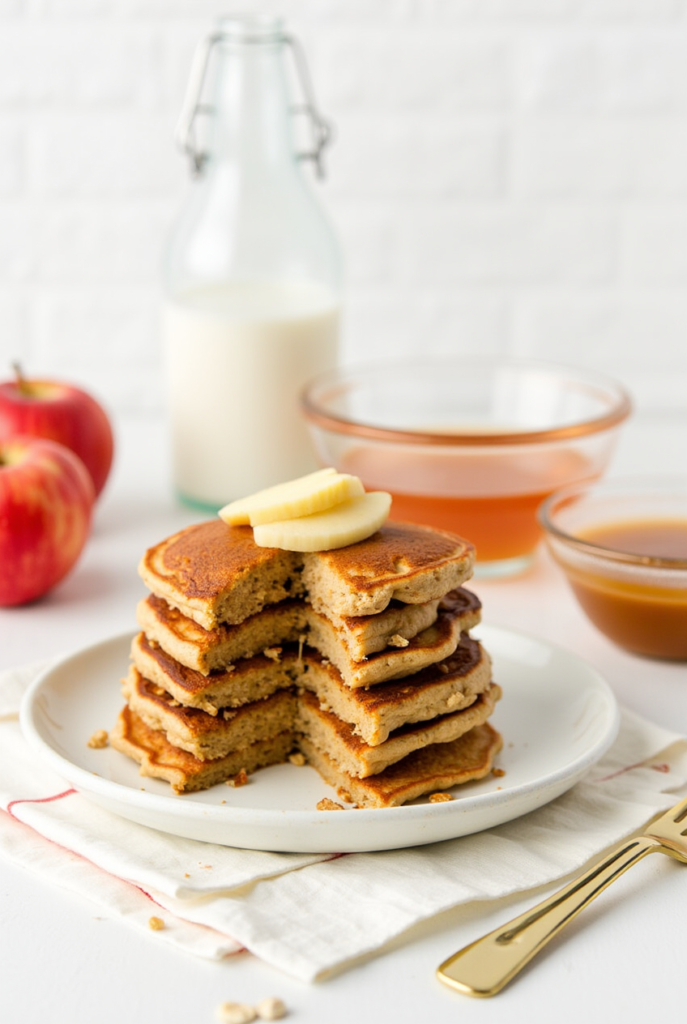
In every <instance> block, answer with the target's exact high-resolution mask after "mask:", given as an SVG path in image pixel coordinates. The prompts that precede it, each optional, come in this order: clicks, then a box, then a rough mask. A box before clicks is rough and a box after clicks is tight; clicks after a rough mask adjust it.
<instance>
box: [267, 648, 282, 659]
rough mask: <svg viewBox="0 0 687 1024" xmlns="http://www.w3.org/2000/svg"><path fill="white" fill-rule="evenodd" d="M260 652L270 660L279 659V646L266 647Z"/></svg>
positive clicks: (280, 650) (280, 652) (280, 651)
mask: <svg viewBox="0 0 687 1024" xmlns="http://www.w3.org/2000/svg"><path fill="white" fill-rule="evenodd" d="M262 653H263V654H264V655H265V657H266V658H269V659H270V661H281V654H282V648H281V647H266V648H265V650H264V651H263V652H262Z"/></svg>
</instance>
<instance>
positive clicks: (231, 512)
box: [219, 468, 364, 526]
mask: <svg viewBox="0 0 687 1024" xmlns="http://www.w3.org/2000/svg"><path fill="white" fill-rule="evenodd" d="M363 493H364V488H363V485H362V482H361V481H360V479H359V478H358V477H357V476H349V475H348V474H347V473H337V471H336V470H335V469H331V468H330V469H320V470H318V471H317V472H316V473H309V474H308V476H301V477H298V479H296V480H289V481H287V482H286V483H283V484H277V485H276V486H275V487H268V488H267V489H266V490H264V491H258V492H257V493H256V494H251V495H249V496H248V497H247V498H239V499H238V500H237V501H232V502H230V503H229V504H228V505H225V506H224V508H221V509H220V510H219V517H220V519H223V520H224V522H225V523H228V524H229V525H230V526H238V525H241V524H246V523H249V524H250V525H251V526H259V525H260V524H262V523H276V522H279V521H281V520H283V519H296V518H297V517H299V516H310V515H313V514H314V513H316V512H323V511H324V510H325V509H328V508H332V507H333V506H334V505H339V504H340V503H341V502H342V501H347V500H348V499H349V498H354V497H357V496H358V495H360V494H363Z"/></svg>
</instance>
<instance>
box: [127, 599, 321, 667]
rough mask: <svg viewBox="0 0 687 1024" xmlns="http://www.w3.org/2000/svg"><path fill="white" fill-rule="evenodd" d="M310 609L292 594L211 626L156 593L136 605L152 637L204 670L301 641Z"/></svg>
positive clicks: (180, 658) (183, 661)
mask: <svg viewBox="0 0 687 1024" xmlns="http://www.w3.org/2000/svg"><path fill="white" fill-rule="evenodd" d="M307 614H308V606H307V605H306V604H304V602H303V601H297V600H294V599H287V600H285V601H281V602H280V603H279V604H271V605H268V606H267V607H266V608H264V609H263V610H262V611H260V612H256V613H255V615H250V616H249V617H248V618H246V619H245V620H244V621H243V622H239V623H237V624H235V625H232V626H230V625H220V626H216V627H215V628H214V629H205V628H204V627H203V626H201V625H199V623H197V622H195V621H194V620H193V619H190V618H189V617H188V616H187V615H184V614H183V613H182V612H180V611H179V609H178V608H171V607H170V606H169V605H168V604H167V602H166V601H163V600H162V599H161V598H159V597H155V596H154V595H150V596H149V597H147V598H144V599H143V600H141V601H139V603H138V606H137V609H136V618H137V621H138V624H139V626H140V627H141V629H142V630H143V631H144V632H145V634H146V636H147V637H148V639H149V640H151V641H153V642H155V643H157V644H159V645H160V647H162V648H163V650H165V651H166V652H167V653H168V654H169V655H171V656H172V657H173V658H175V659H176V661H178V662H179V663H180V664H181V665H185V666H187V667H188V668H192V669H196V670H197V671H198V672H201V673H203V674H204V675H209V674H210V673H211V672H215V671H217V670H218V669H227V668H228V667H229V666H231V665H233V663H234V662H235V661H237V660H238V659H239V658H252V657H253V656H254V655H255V654H260V653H261V652H262V651H264V650H265V648H271V647H273V646H274V645H275V644H282V643H289V642H293V641H298V639H299V637H300V636H301V634H304V633H305V631H306V629H307Z"/></svg>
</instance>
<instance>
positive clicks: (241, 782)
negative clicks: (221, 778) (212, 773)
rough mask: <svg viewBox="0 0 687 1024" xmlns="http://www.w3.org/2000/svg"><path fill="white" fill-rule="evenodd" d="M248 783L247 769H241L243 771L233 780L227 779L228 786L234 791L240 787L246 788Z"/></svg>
mask: <svg viewBox="0 0 687 1024" xmlns="http://www.w3.org/2000/svg"><path fill="white" fill-rule="evenodd" d="M247 782H248V772H247V771H246V769H245V768H241V770H240V771H238V772H237V773H236V775H235V776H234V777H233V779H227V786H233V788H234V789H237V788H238V787H239V786H245V785H246V783H247Z"/></svg>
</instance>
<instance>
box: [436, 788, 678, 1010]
mask: <svg viewBox="0 0 687 1024" xmlns="http://www.w3.org/2000/svg"><path fill="white" fill-rule="evenodd" d="M685 819H687V799H685V800H682V801H681V802H680V803H679V804H676V806H675V807H673V808H671V810H669V811H667V812H666V813H665V814H663V815H662V816H661V817H660V818H657V819H656V820H655V821H653V822H652V823H651V824H650V825H649V826H648V827H647V828H646V830H645V831H644V832H642V833H641V834H640V835H637V836H632V837H631V838H630V839H628V840H626V842H624V843H621V844H620V846H617V847H616V848H615V850H613V851H612V852H611V853H609V854H608V855H607V856H606V857H604V858H603V859H602V860H600V861H598V862H597V863H596V864H594V866H593V867H591V868H589V870H587V871H585V872H584V874H582V875H580V876H579V878H577V879H575V880H574V881H573V882H570V883H569V884H568V885H566V886H564V887H563V888H562V889H559V890H558V892H556V893H554V894H553V895H552V896H549V897H548V899H545V900H543V901H542V902H541V903H539V904H537V906H536V907H533V908H532V910H527V911H525V913H524V914H521V915H520V916H519V917H516V918H514V919H513V920H512V921H509V922H508V924H506V925H503V926H502V927H500V928H496V929H495V930H494V931H493V932H489V934H488V935H484V936H483V937H482V938H481V939H477V941H476V942H472V943H470V945H469V946H465V948H464V949H461V950H459V951H458V952H457V953H454V954H453V956H450V957H449V958H448V960H444V962H443V964H441V966H440V967H439V968H438V970H437V977H438V978H439V980H440V981H443V982H444V983H445V984H446V985H450V986H451V988H455V989H457V990H458V991H459V992H463V993H465V994H466V995H470V996H494V995H496V993H497V992H500V991H501V989H502V988H503V987H504V986H505V985H507V984H508V982H509V981H511V980H512V979H513V978H514V977H515V975H516V974H518V972H519V971H520V970H522V968H523V967H524V966H525V964H527V963H529V961H530V960H531V959H532V957H533V956H535V955H536V954H537V953H538V952H539V950H540V949H542V948H543V947H544V946H545V945H546V943H547V942H548V941H549V940H550V939H552V938H553V937H554V935H557V934H558V932H559V931H560V930H561V928H563V926H564V925H566V924H567V923H568V921H572V919H573V918H574V917H576V916H577V915H578V914H579V912H580V911H581V910H582V908H583V907H586V906H587V904H588V903H591V901H592V900H593V899H594V898H595V897H596V896H598V895H599V893H600V892H602V891H603V890H604V889H605V888H606V886H607V885H610V884H611V882H613V881H615V879H616V878H618V877H619V876H620V875H622V873H623V872H624V871H627V869H628V868H629V867H632V865H633V864H636V863H637V861H638V860H641V859H642V857H645V856H646V855H647V854H648V853H654V852H656V851H658V852H659V853H667V854H669V855H670V856H671V857H675V858H676V859H677V860H679V861H681V862H682V863H683V864H687V821H686V820H685Z"/></svg>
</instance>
